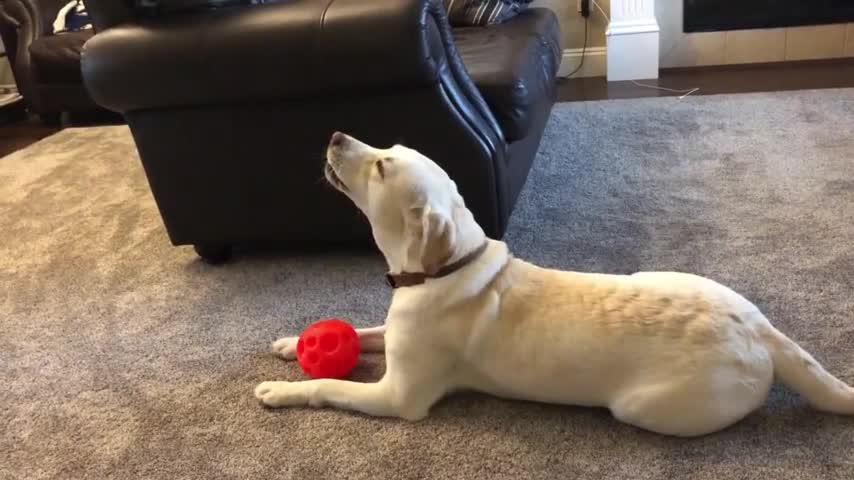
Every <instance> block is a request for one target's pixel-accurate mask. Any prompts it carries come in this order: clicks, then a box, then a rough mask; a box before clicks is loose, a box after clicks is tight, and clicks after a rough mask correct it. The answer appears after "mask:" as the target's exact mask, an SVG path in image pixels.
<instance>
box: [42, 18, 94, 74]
mask: <svg viewBox="0 0 854 480" xmlns="http://www.w3.org/2000/svg"><path fill="white" fill-rule="evenodd" d="M92 35H93V33H92V30H91V29H90V30H80V31H77V32H69V33H63V34H60V35H47V36H44V37H41V38H39V39H38V40H36V41H34V42H33V43H32V44H31V45H30V57H31V58H32V62H33V69H34V70H35V75H36V81H37V82H39V83H82V82H83V76H82V74H81V73H80V52H81V51H82V50H83V44H84V43H86V41H87V40H89V39H90V38H92Z"/></svg>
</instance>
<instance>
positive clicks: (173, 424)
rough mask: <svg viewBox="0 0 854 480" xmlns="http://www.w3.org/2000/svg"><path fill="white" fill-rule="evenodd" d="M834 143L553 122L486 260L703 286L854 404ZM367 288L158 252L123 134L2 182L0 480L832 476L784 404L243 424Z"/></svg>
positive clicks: (639, 119) (716, 110) (737, 132)
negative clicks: (677, 277)
mask: <svg viewBox="0 0 854 480" xmlns="http://www.w3.org/2000/svg"><path fill="white" fill-rule="evenodd" d="M852 132H854V90H824V91H807V92H799V93H780V94H756V95H736V96H708V97H688V98H687V99H685V100H681V101H680V100H677V99H675V98H661V99H646V100H622V101H607V102H592V103H574V104H560V105H558V106H557V107H556V108H555V112H554V115H553V118H552V121H551V124H550V125H549V128H548V131H547V133H546V136H545V139H544V141H543V146H542V149H541V153H540V155H539V158H538V159H537V161H536V164H535V167H534V170H533V172H532V174H531V177H530V178H529V180H528V184H527V187H526V189H525V191H524V193H523V194H522V197H521V199H520V203H519V206H518V208H517V209H516V212H515V214H514V216H513V220H512V226H511V228H510V232H509V234H508V235H507V240H508V242H509V244H510V245H511V248H512V249H513V250H514V251H515V252H516V254H517V255H518V256H521V257H524V258H528V259H530V260H533V261H536V262H539V263H541V264H544V265H548V266H553V267H561V268H566V269H578V270H587V271H593V270H595V271H605V272H634V271H637V270H671V269H675V270H684V271H690V272H695V273H699V274H702V275H706V276H709V277H712V278H715V279H717V280H720V281H722V282H724V283H727V284H729V285H730V286H732V287H734V288H735V289H737V290H739V291H740V292H742V293H743V294H745V295H746V296H748V297H749V298H751V299H752V300H753V301H755V302H756V303H757V304H758V305H759V306H760V307H761V308H763V310H764V311H765V312H766V314H767V315H768V316H769V318H771V319H772V321H774V322H775V323H776V325H777V326H778V327H779V328H780V329H781V330H783V331H784V332H786V333H787V334H789V335H790V336H792V337H793V338H795V339H797V341H799V342H800V343H801V344H802V345H803V346H805V347H806V348H808V349H809V350H810V351H811V352H812V353H814V354H815V356H816V357H817V358H818V359H820V360H821V361H822V362H823V363H824V364H825V365H826V366H827V367H828V369H829V370H830V371H831V372H833V373H834V374H836V375H838V376H839V377H841V378H843V379H845V380H847V381H848V382H849V383H854V348H852V347H854V250H852V246H854V139H852V135H851V134H852ZM382 273H383V264H382V262H381V261H380V259H379V258H378V257H376V256H362V257H357V256H353V255H352V254H343V253H338V254H329V255H316V256H293V257H288V256H274V255H261V256H249V257H242V258H239V259H238V261H236V262H235V263H232V264H229V265H225V266H222V267H209V266H206V265H204V264H202V263H200V262H199V261H198V260H196V258H195V256H194V254H193V252H192V249H189V248H173V247H172V246H170V245H169V242H168V240H167V238H166V235H165V232H164V230H163V228H162V226H161V223H160V219H159V216H158V214H157V211H156V208H155V206H154V204H153V201H152V198H151V196H150V194H149V192H148V189H147V185H146V183H145V179H144V176H143V173H142V170H141V168H140V165H139V163H138V160H137V158H136V153H135V151H134V149H133V146H132V143H131V139H130V136H129V134H128V132H127V130H126V129H125V128H124V127H109V128H92V129H80V130H66V131H63V132H61V133H59V134H57V135H55V136H53V137H50V138H49V139H46V140H45V141H42V142H41V143H38V144H36V145H34V146H32V147H30V148H28V149H26V150H23V151H21V152H18V153H16V154H13V155H11V156H9V157H6V158H3V159H0V480H8V479H27V480H33V479H112V478H121V479H131V478H134V479H136V478H139V479H170V480H173V479H184V478H187V479H195V478H199V479H201V478H205V479H232V478H233V479H237V478H284V479H317V480H320V479H334V478H342V479H372V480H374V479H414V478H489V479H503V478H507V479H510V478H514V479H515V478H525V479H528V478H531V479H534V478H542V479H558V478H561V479H563V478H572V479H586V478H591V479H592V478H595V479H620V478H637V479H689V478H691V479H710V480H712V479H716V480H726V479H758V478H769V479H840V480H842V479H846V480H850V479H852V478H854V418H844V417H836V416H831V415H824V414H819V413H816V412H814V411H812V410H810V409H809V408H808V407H806V406H805V405H804V403H803V402H802V401H801V399H800V398H799V397H797V396H796V395H794V394H792V393H790V392H789V391H788V390H786V389H784V388H782V387H778V388H775V389H774V391H773V392H772V395H771V398H770V399H769V401H768V403H767V405H766V406H765V407H764V408H762V409H761V410H760V411H758V412H757V413H755V414H754V415H752V416H750V417H749V418H747V419H746V420H745V421H743V422H742V423H740V424H738V425H737V426H736V427H734V428H731V429H729V430H727V431H724V432H722V433H719V434H716V435H712V436H709V437H705V438H701V439H696V440H680V439H673V438H665V437H661V436H657V435H654V434H649V433H645V432H642V431H638V430H636V429H634V428H631V427H628V426H625V425H622V424H619V423H617V422H616V421H615V420H613V419H612V418H611V417H610V415H609V414H608V413H607V412H606V411H604V410H592V409H584V408H568V407H559V406H549V405H539V404H531V403H523V402H512V401H504V400H499V399H495V398H490V397H486V396H481V395H476V394H467V395H459V396H455V397H452V398H450V399H447V400H445V401H443V402H442V403H441V404H439V405H438V406H437V407H436V408H435V409H434V411H433V413H432V415H431V416H430V418H429V419H427V420H426V421H424V422H421V423H417V424H409V423H404V422H401V421H395V420H387V419H374V418H368V417H364V416H360V415H355V414H351V413H344V412H338V411H332V410H281V411H270V410H265V409H263V408H261V407H259V405H258V403H257V402H256V400H255V399H254V398H253V396H252V389H253V387H254V386H255V384H256V383H257V382H259V381H261V380H269V379H298V378H301V375H300V373H299V372H298V369H297V367H296V366H295V365H294V364H287V363H283V362H282V361H280V360H278V359H276V358H274V357H273V356H272V355H271V354H270V353H269V350H268V348H269V347H268V346H269V342H270V341H271V340H273V339H274V338H276V337H278V336H281V335H284V334H288V333H294V332H297V331H299V330H300V329H302V328H303V327H304V326H306V325H307V324H308V323H309V322H310V321H312V320H314V319H317V318H322V317H326V316H333V315H340V316H343V317H344V318H347V319H349V320H351V321H352V322H354V323H356V324H359V325H371V324H375V323H377V322H379V321H381V320H382V318H383V314H384V309H385V306H386V302H387V300H388V298H389V292H388V290H387V289H386V288H385V286H384V284H383V281H382V277H381V275H382ZM382 370H383V363H382V357H380V356H376V355H371V356H367V358H364V360H363V362H362V365H361V366H360V367H359V368H358V370H357V372H356V375H355V376H356V378H358V379H363V380H369V379H375V378H378V376H379V375H380V374H381V372H382ZM555 381H560V379H555Z"/></svg>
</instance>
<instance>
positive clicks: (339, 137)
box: [329, 132, 347, 147]
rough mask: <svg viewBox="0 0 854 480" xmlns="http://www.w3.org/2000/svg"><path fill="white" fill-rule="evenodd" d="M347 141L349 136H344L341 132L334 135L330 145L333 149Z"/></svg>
mask: <svg viewBox="0 0 854 480" xmlns="http://www.w3.org/2000/svg"><path fill="white" fill-rule="evenodd" d="M346 140H347V135H344V134H343V133H341V132H335V133H333V134H332V139H331V140H330V141H329V145H331V146H333V147H340V146H341V145H343V144H344V142H345V141H346Z"/></svg>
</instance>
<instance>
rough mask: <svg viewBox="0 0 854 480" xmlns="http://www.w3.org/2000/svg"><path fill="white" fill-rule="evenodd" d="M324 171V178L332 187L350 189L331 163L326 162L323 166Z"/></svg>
mask: <svg viewBox="0 0 854 480" xmlns="http://www.w3.org/2000/svg"><path fill="white" fill-rule="evenodd" d="M324 173H326V180H328V181H329V183H331V184H332V186H333V187H335V188H337V189H338V190H341V191H342V192H348V191H350V189H348V188H347V184H345V183H344V181H343V180H341V177H339V176H338V174H337V173H336V172H335V169H334V168H332V165H330V164H329V162H326V165H325V166H324Z"/></svg>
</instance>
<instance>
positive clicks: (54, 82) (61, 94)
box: [0, 0, 100, 124]
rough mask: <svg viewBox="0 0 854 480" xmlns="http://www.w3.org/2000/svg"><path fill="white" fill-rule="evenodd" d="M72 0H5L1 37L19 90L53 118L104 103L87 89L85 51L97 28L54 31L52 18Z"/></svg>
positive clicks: (29, 102) (0, 16)
mask: <svg viewBox="0 0 854 480" xmlns="http://www.w3.org/2000/svg"><path fill="white" fill-rule="evenodd" d="M66 3H68V0H0V37H2V38H3V45H4V46H5V48H6V54H7V55H8V57H9V63H10V64H11V66H12V74H13V75H14V77H15V83H16V84H17V86H18V91H19V92H20V93H21V95H22V96H23V97H24V101H25V102H26V104H27V107H28V108H29V109H30V110H31V111H32V112H33V113H37V114H38V115H40V116H41V117H42V119H43V120H45V121H46V122H47V123H51V124H55V123H59V119H60V114H61V113H62V112H81V111H84V112H85V111H96V110H100V108H99V107H98V106H97V105H96V104H95V102H94V101H92V99H91V98H90V97H89V95H88V94H87V93H86V89H85V88H84V86H83V78H82V77H81V75H80V51H81V50H82V49H83V45H84V44H85V43H86V41H87V40H89V39H90V38H91V37H92V31H91V30H82V31H79V32H70V33H63V34H61V35H53V34H52V27H51V25H52V23H53V21H54V19H55V18H56V15H57V14H58V13H59V10H60V8H62V6H63V5H65V4H66Z"/></svg>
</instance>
